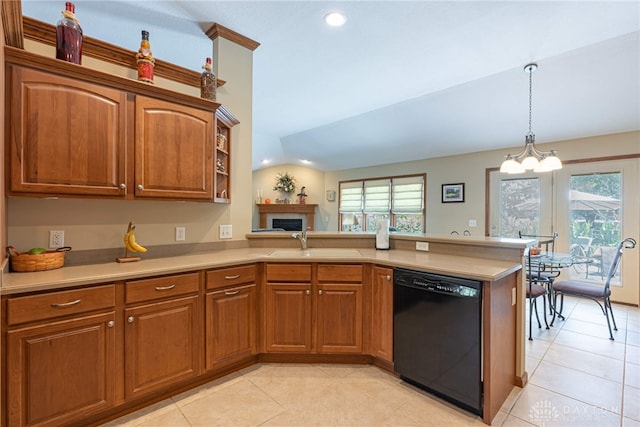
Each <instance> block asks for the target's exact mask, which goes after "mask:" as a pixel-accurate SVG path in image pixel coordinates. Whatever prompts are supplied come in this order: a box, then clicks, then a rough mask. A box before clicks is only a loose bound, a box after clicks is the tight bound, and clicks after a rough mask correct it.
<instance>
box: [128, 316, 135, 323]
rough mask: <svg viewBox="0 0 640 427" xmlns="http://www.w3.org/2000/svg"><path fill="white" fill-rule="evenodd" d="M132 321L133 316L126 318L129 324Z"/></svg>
mask: <svg viewBox="0 0 640 427" xmlns="http://www.w3.org/2000/svg"><path fill="white" fill-rule="evenodd" d="M134 320H135V319H134V317H133V316H129V317H127V322H129V323H133V321H134Z"/></svg>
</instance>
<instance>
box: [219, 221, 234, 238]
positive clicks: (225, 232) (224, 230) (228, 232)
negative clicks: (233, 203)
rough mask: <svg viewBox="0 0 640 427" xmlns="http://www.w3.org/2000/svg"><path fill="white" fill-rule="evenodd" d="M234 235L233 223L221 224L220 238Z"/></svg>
mask: <svg viewBox="0 0 640 427" xmlns="http://www.w3.org/2000/svg"><path fill="white" fill-rule="evenodd" d="M232 235H233V233H232V227H231V224H227V225H221V226H220V238H221V239H230V238H231V236H232Z"/></svg>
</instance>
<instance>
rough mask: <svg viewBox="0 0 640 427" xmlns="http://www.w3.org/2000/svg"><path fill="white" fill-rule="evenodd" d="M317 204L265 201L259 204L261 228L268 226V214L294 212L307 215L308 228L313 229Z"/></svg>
mask: <svg viewBox="0 0 640 427" xmlns="http://www.w3.org/2000/svg"><path fill="white" fill-rule="evenodd" d="M316 206H318V205H315V204H307V203H304V204H293V203H265V204H258V212H259V213H260V228H267V215H268V214H274V213H288V214H289V213H294V214H301V215H306V216H307V229H308V230H313V221H314V214H315V211H316Z"/></svg>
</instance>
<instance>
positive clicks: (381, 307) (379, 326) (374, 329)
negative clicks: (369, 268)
mask: <svg viewBox="0 0 640 427" xmlns="http://www.w3.org/2000/svg"><path fill="white" fill-rule="evenodd" d="M371 294H372V298H371V300H372V303H371V353H372V355H373V356H374V357H377V358H378V359H382V360H385V361H387V362H393V269H391V268H386V267H377V266H374V267H373V280H372V281H371Z"/></svg>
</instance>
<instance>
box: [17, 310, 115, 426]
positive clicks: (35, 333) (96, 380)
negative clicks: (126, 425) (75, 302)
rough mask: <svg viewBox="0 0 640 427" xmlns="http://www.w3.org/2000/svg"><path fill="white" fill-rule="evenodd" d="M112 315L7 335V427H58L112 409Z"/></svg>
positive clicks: (113, 323)
mask: <svg viewBox="0 0 640 427" xmlns="http://www.w3.org/2000/svg"><path fill="white" fill-rule="evenodd" d="M115 321H116V316H115V312H114V311H109V312H107V313H102V314H94V315H84V316H79V317H77V318H73V319H69V320H62V321H53V322H51V321H49V322H48V323H46V324H39V325H34V326H26V327H22V328H19V329H13V330H10V331H9V332H8V333H7V352H8V353H7V403H8V405H7V406H8V424H7V425H9V426H60V425H65V424H68V423H70V422H73V421H79V420H81V419H83V418H85V417H87V416H90V415H91V414H94V413H97V412H100V411H103V410H105V409H108V408H110V407H112V406H113V405H114V400H115V394H114V390H115V374H114V372H115V353H116V345H115V336H116V335H115V330H114V329H115V328H114V325H115Z"/></svg>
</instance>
